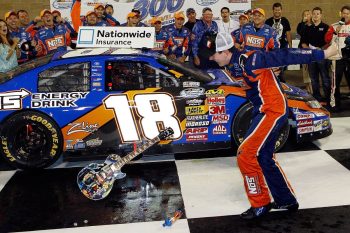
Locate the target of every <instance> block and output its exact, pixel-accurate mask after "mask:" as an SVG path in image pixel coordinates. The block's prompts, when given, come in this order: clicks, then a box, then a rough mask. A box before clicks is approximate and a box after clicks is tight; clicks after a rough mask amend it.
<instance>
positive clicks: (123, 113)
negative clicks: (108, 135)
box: [104, 93, 182, 142]
mask: <svg viewBox="0 0 350 233" xmlns="http://www.w3.org/2000/svg"><path fill="white" fill-rule="evenodd" d="M129 102H131V103H132V102H134V104H131V105H129ZM104 104H105V106H106V108H107V109H113V111H114V116H115V119H116V122H117V126H118V130H119V134H120V136H121V140H122V141H123V142H134V141H140V140H141V137H140V130H141V132H142V133H143V135H144V136H145V137H146V138H148V139H152V138H154V137H156V136H157V135H158V134H159V131H160V130H162V128H165V127H171V128H172V129H173V130H174V135H173V139H178V138H181V136H182V130H181V127H180V121H179V119H178V118H177V117H176V106H175V103H174V98H173V97H172V96H171V95H170V94H168V93H151V94H136V95H135V96H134V99H133V100H129V99H128V96H127V95H126V94H120V95H110V96H108V97H107V98H106V99H105V100H104ZM132 109H134V110H135V111H132ZM134 112H135V113H136V114H137V115H138V116H139V118H140V120H139V122H138V124H137V122H136V120H135V115H134ZM139 128H140V130H139Z"/></svg>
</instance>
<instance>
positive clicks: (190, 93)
mask: <svg viewBox="0 0 350 233" xmlns="http://www.w3.org/2000/svg"><path fill="white" fill-rule="evenodd" d="M204 92H205V89H204V88H201V87H199V88H187V89H184V90H182V91H181V92H180V96H181V97H184V98H196V97H198V96H201V95H203V94H204Z"/></svg>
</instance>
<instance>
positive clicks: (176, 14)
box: [174, 11, 185, 19]
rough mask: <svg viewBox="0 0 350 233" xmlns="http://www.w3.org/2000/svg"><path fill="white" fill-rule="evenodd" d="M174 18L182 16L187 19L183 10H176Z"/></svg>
mask: <svg viewBox="0 0 350 233" xmlns="http://www.w3.org/2000/svg"><path fill="white" fill-rule="evenodd" d="M174 18H175V19H180V18H183V19H185V15H184V13H182V11H180V12H176V13H175V14H174Z"/></svg>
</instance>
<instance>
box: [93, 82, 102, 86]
mask: <svg viewBox="0 0 350 233" xmlns="http://www.w3.org/2000/svg"><path fill="white" fill-rule="evenodd" d="M92 86H93V87H101V86H102V83H101V82H92Z"/></svg>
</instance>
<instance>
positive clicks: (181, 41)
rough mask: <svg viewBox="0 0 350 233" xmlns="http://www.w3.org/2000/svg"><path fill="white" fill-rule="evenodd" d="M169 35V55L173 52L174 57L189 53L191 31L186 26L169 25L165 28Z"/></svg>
mask: <svg viewBox="0 0 350 233" xmlns="http://www.w3.org/2000/svg"><path fill="white" fill-rule="evenodd" d="M166 32H167V33H168V35H169V55H171V54H175V56H176V58H179V57H183V56H186V57H187V56H188V55H189V51H190V50H189V46H188V45H189V41H190V35H191V31H190V30H189V29H188V28H185V27H182V28H180V29H178V28H176V27H175V25H171V26H169V27H167V28H166Z"/></svg>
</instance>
